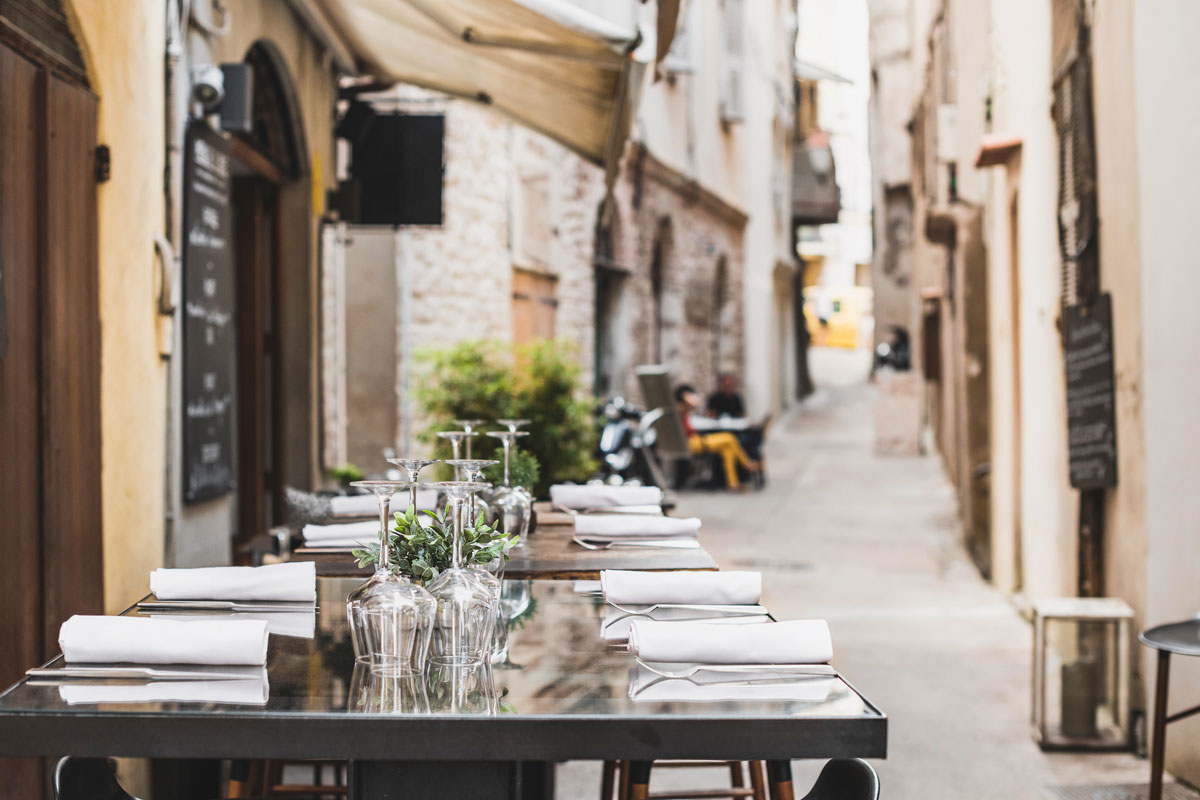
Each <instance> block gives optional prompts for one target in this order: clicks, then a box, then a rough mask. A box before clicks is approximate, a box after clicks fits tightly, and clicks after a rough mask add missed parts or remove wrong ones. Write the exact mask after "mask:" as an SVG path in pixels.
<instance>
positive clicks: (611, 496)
mask: <svg viewBox="0 0 1200 800" xmlns="http://www.w3.org/2000/svg"><path fill="white" fill-rule="evenodd" d="M662 497H663V495H662V489H659V488H658V487H657V486H607V485H603V486H593V485H584V486H580V485H576V484H573V483H559V484H555V485H554V486H551V487H550V502H552V503H553V504H554V505H555V506H557V507H559V508H611V507H614V506H657V505H661V504H662Z"/></svg>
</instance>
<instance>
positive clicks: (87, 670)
mask: <svg viewBox="0 0 1200 800" xmlns="http://www.w3.org/2000/svg"><path fill="white" fill-rule="evenodd" d="M25 675H26V676H27V677H29V678H35V679H38V680H46V679H53V680H77V679H93V680H94V679H97V678H100V679H105V680H143V681H145V680H154V681H197V680H209V681H244V680H252V679H253V678H254V676H253V675H248V674H247V673H245V672H202V671H199V670H185V669H160V668H158V667H62V668H59V669H46V668H42V667H37V668H34V669H29V670H26V671H25Z"/></svg>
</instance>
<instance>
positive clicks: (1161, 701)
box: [1148, 650, 1171, 800]
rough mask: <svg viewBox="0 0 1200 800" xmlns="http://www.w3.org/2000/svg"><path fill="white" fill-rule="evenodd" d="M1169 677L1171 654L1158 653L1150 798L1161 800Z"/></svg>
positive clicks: (1164, 651) (1151, 748) (1168, 652)
mask: <svg viewBox="0 0 1200 800" xmlns="http://www.w3.org/2000/svg"><path fill="white" fill-rule="evenodd" d="M1170 677H1171V653H1170V651H1168V650H1159V651H1158V680H1157V681H1156V682H1155V684H1154V732H1153V737H1154V738H1153V739H1151V741H1150V796H1149V798H1148V800H1162V790H1163V758H1164V757H1165V756H1166V750H1167V682H1168V681H1169V679H1170Z"/></svg>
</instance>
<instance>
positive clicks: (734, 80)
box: [720, 0, 746, 122]
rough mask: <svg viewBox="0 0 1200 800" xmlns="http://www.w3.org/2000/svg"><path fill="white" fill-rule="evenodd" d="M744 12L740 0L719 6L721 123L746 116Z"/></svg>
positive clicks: (731, 0)
mask: <svg viewBox="0 0 1200 800" xmlns="http://www.w3.org/2000/svg"><path fill="white" fill-rule="evenodd" d="M744 19H745V10H744V8H743V2H742V0H724V2H723V3H722V5H721V43H722V48H721V85H720V98H721V120H722V121H723V122H741V121H742V120H743V119H745V117H746V89H745V78H746V69H745V59H744V51H745V36H746V32H745V26H744V24H743V20H744Z"/></svg>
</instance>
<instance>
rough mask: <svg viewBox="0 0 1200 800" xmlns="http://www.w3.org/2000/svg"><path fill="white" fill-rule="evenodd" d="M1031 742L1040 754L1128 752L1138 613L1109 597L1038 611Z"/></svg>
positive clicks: (1068, 600) (1070, 600) (1037, 607)
mask: <svg viewBox="0 0 1200 800" xmlns="http://www.w3.org/2000/svg"><path fill="white" fill-rule="evenodd" d="M1033 615H1034V616H1033V735H1034V739H1035V740H1036V741H1037V743H1038V744H1039V745H1040V746H1041V748H1042V749H1043V750H1127V749H1129V746H1130V730H1129V641H1130V639H1129V637H1130V630H1129V626H1130V621H1131V620H1132V619H1133V610H1132V609H1131V608H1130V607H1129V606H1128V605H1127V604H1126V603H1125V602H1124V601H1123V600H1119V599H1117V598H1111V597H1097V598H1087V597H1064V598H1057V599H1053V600H1044V601H1042V602H1039V603H1035V604H1034V607H1033Z"/></svg>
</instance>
